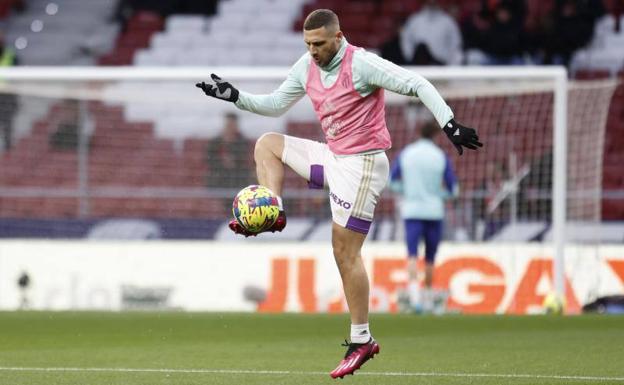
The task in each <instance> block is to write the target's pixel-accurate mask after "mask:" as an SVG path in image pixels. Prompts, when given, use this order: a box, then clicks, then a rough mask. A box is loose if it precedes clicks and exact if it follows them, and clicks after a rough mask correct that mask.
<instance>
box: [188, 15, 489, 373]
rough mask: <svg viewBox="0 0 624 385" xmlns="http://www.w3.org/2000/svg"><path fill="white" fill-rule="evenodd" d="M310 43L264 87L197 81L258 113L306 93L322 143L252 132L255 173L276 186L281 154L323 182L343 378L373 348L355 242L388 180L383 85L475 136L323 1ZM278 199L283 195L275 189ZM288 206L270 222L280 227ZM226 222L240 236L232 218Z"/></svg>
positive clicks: (452, 132)
mask: <svg viewBox="0 0 624 385" xmlns="http://www.w3.org/2000/svg"><path fill="white" fill-rule="evenodd" d="M303 29H304V30H303V41H304V43H305V45H306V46H307V48H308V52H307V53H305V54H304V55H303V56H302V57H301V58H300V59H299V60H298V61H297V62H296V63H295V64H294V65H293V67H292V68H291V70H290V72H289V73H288V76H287V77H286V80H285V81H284V82H283V83H282V84H281V85H280V86H279V88H278V89H276V90H275V91H273V92H272V93H270V94H266V95H252V94H249V93H246V92H244V91H239V90H238V89H236V88H235V87H234V86H233V85H232V84H231V83H229V82H227V81H225V80H223V79H221V78H220V77H218V76H217V75H215V74H212V75H211V78H212V82H207V83H206V82H202V83H198V84H197V85H196V86H197V87H199V88H201V89H202V90H203V91H204V93H206V94H207V95H209V96H212V97H215V98H218V99H222V100H226V101H229V102H232V103H235V105H236V106H237V107H238V108H240V109H242V110H247V111H251V112H254V113H257V114H261V115H268V116H279V115H280V114H283V113H284V112H285V111H286V110H287V109H288V108H290V107H291V106H292V105H293V104H294V103H295V102H297V101H298V100H299V99H301V98H302V97H303V96H304V95H305V94H307V95H308V97H310V99H311V100H312V104H313V106H314V109H315V111H316V114H317V116H318V118H319V120H320V122H321V128H322V129H323V131H324V133H325V138H326V141H327V143H319V142H314V141H311V140H308V139H301V138H295V137H292V136H287V135H283V134H279V133H267V134H264V135H262V136H261V137H260V138H259V139H258V141H257V142H256V146H255V151H254V160H255V162H256V173H257V176H258V183H259V184H261V185H264V186H267V187H268V188H270V189H271V190H273V192H275V193H276V194H277V195H278V196H281V191H282V182H283V179H284V166H283V165H284V164H287V165H288V166H289V167H290V168H292V169H293V170H294V171H295V172H297V173H298V174H299V175H300V176H302V177H303V178H305V179H306V180H308V182H309V186H310V187H312V188H324V187H327V188H329V198H330V199H329V201H330V205H331V211H332V219H333V226H332V247H333V253H334V257H335V260H336V264H337V266H338V270H339V272H340V276H341V278H342V284H343V288H344V293H345V297H346V300H347V305H348V307H349V312H350V316H351V342H350V343H347V344H346V346H347V352H346V354H345V356H344V359H342V361H341V362H340V363H339V365H338V366H337V367H336V368H335V369H334V370H333V371H331V373H330V375H331V377H332V378H338V377H340V378H342V377H344V376H345V375H347V374H353V372H354V371H355V370H357V369H359V368H360V366H362V364H364V363H365V362H366V361H368V360H369V359H370V358H372V357H373V356H374V355H375V354H377V353H379V345H378V343H377V342H376V341H375V339H373V337H372V336H371V332H370V329H369V325H368V304H369V283H368V276H367V273H366V270H365V268H364V264H363V262H362V258H361V254H360V251H361V249H362V244H363V243H364V239H365V238H366V234H367V233H368V230H369V228H370V225H371V222H372V220H373V211H374V209H375V205H376V204H377V202H378V200H379V196H380V195H381V191H382V189H383V188H384V187H385V185H386V184H387V182H388V176H389V171H390V170H389V168H390V167H389V163H388V158H387V157H386V155H385V150H387V149H389V148H390V145H391V142H390V134H389V132H388V129H387V128H386V123H385V110H384V89H387V90H389V91H393V92H397V93H399V94H403V95H413V96H418V97H420V99H421V100H422V101H423V103H424V104H425V106H427V107H428V108H429V110H430V111H431V112H432V113H433V115H434V116H435V118H436V120H437V122H438V124H439V125H440V126H441V127H443V129H444V131H445V132H446V133H447V135H448V136H449V138H450V139H451V141H452V142H453V144H454V145H455V146H456V148H457V149H458V151H459V152H460V154H461V152H462V151H463V150H462V146H463V147H467V148H470V149H473V150H475V149H477V147H480V146H481V145H482V144H481V143H479V138H478V136H477V134H476V132H475V130H474V129H472V128H468V127H465V126H462V125H461V124H459V123H457V122H456V121H455V120H454V119H453V113H452V111H451V109H450V108H449V107H448V106H447V105H446V103H445V102H444V100H443V99H442V97H441V96H440V95H439V94H438V92H437V91H436V89H435V88H434V87H433V86H432V85H431V83H429V82H428V81H427V80H426V79H424V78H423V77H422V76H419V75H418V74H416V73H413V72H411V71H407V70H405V69H403V68H401V67H399V66H397V65H395V64H393V63H391V62H389V61H386V60H384V59H382V58H380V57H379V56H377V55H375V54H372V53H370V52H367V51H365V50H363V49H360V48H357V47H354V46H352V45H351V44H349V43H348V42H347V40H346V39H345V36H344V34H343V33H342V31H341V30H340V24H339V21H338V16H336V14H335V13H334V12H332V11H331V10H328V9H317V10H315V11H313V12H311V13H310V14H309V15H308V16H307V18H306V20H305V22H304V26H303ZM278 201H279V204H280V209H281V207H282V203H281V198H280V199H278ZM285 226H286V215H285V214H284V212H283V209H281V213H280V215H279V218H278V220H277V221H276V223H275V224H274V225H273V227H271V228H269V229H268V231H281V230H282V229H283V228H284V227H285ZM230 228H231V229H232V230H233V231H234V232H235V233H239V234H243V235H245V236H248V235H252V234H249V233H248V232H246V231H245V229H243V228H242V227H241V226H240V225H239V224H238V223H237V222H236V221H235V220H234V221H232V222H230Z"/></svg>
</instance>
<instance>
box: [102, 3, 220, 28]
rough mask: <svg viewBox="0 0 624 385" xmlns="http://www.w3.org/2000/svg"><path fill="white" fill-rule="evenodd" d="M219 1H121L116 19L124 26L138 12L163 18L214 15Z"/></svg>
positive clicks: (115, 13)
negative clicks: (184, 15) (185, 15)
mask: <svg viewBox="0 0 624 385" xmlns="http://www.w3.org/2000/svg"><path fill="white" fill-rule="evenodd" d="M217 4H218V0H201V1H198V0H157V1H154V0H119V2H118V3H117V7H116V10H115V12H114V15H115V19H116V20H117V21H120V22H121V23H122V24H123V25H125V22H126V21H128V20H129V19H130V17H132V15H133V14H134V13H135V12H137V11H152V12H156V13H158V14H159V15H161V16H162V17H167V16H169V15H172V14H203V15H214V14H215V13H216V11H217Z"/></svg>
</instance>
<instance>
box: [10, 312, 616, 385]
mask: <svg viewBox="0 0 624 385" xmlns="http://www.w3.org/2000/svg"><path fill="white" fill-rule="evenodd" d="M371 328H372V331H373V334H374V335H375V337H376V338H377V340H378V341H379V343H380V346H381V353H380V354H379V355H378V356H377V357H376V358H375V359H374V360H372V361H369V362H368V363H366V364H365V365H364V366H363V368H362V369H361V370H359V371H357V372H356V374H355V376H348V377H346V378H345V379H344V380H339V379H338V380H332V379H331V378H330V377H329V374H328V373H329V371H330V370H331V369H333V368H334V367H335V366H336V365H337V364H338V361H339V360H340V359H341V358H342V355H343V354H344V351H345V350H344V348H343V347H341V346H340V343H341V342H342V341H343V340H344V338H345V337H347V336H348V331H349V321H348V317H347V316H346V315H300V314H284V315H277V314H239V313H177V312H162V313H152V312H132V313H91V312H71V313H65V312H59V313H48V312H4V313H0V384H1V385H22V384H23V385H26V384H28V385H37V384H42V385H43V384H45V385H54V384H59V385H65V384H89V385H100V384H102V385H103V384H106V385H110V384H124V385H139V384H142V385H143V384H145V385H148V384H149V385H156V384H172V385H173V384H176V385H178V384H183V385H194V384H202V385H206V384H228V385H229V384H296V385H306V384H332V383H345V384H347V383H352V384H384V385H385V384H388V385H393V384H480V385H488V384H518V385H520V384H624V317H622V316H575V317H557V316H527V317H512V316H458V315H455V316H439V317H436V316H411V315H390V314H383V315H382V314H373V315H372V316H371Z"/></svg>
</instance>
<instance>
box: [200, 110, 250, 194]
mask: <svg viewBox="0 0 624 385" xmlns="http://www.w3.org/2000/svg"><path fill="white" fill-rule="evenodd" d="M251 158H252V156H251V155H250V146H249V143H248V142H247V140H246V139H245V138H244V137H243V136H242V134H241V132H240V129H239V126H238V115H236V114H234V113H228V114H226V115H225V124H224V127H223V131H222V133H221V136H220V137H218V138H216V139H213V140H211V141H210V143H209V144H208V147H207V148H206V162H207V163H208V166H209V169H210V170H209V173H208V175H207V180H206V184H207V185H208V186H209V187H231V188H234V187H236V188H239V187H240V188H242V187H245V186H246V185H248V184H250V183H252V172H251V171H252V167H250V165H249V164H248V163H249V159H251Z"/></svg>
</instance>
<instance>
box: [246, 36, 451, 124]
mask: <svg viewBox="0 0 624 385" xmlns="http://www.w3.org/2000/svg"><path fill="white" fill-rule="evenodd" d="M346 48H347V40H346V39H345V38H343V39H342V43H341V46H340V49H339V51H338V53H336V55H335V56H334V58H333V59H332V60H331V62H330V63H329V64H328V65H327V66H325V67H322V68H320V74H321V81H322V82H323V85H324V86H325V87H330V86H331V85H332V84H334V82H335V81H336V79H337V77H338V74H339V72H340V64H341V63H342V59H343V57H344V54H345V51H346ZM310 62H311V56H310V54H309V53H307V52H306V53H305V54H303V55H302V56H301V58H299V60H297V62H296V63H295V64H294V65H293V66H292V68H291V69H290V71H289V72H288V75H287V77H286V80H284V82H282V84H281V85H280V86H279V87H278V88H277V89H276V90H275V91H273V92H271V93H270V94H264V95H254V94H250V93H248V92H245V91H242V90H240V94H239V98H238V101H237V102H236V106H237V107H238V108H240V109H241V110H246V111H250V112H254V113H257V114H260V115H266V116H280V115H282V114H283V113H285V112H286V111H287V110H288V109H289V108H290V107H291V106H292V105H293V104H295V103H296V102H297V101H298V100H299V99H301V98H302V97H303V96H304V95H305V93H306V82H307V79H308V70H309V68H310ZM353 84H354V86H355V89H356V91H357V92H358V93H359V94H360V95H362V96H363V97H365V96H368V95H370V94H371V93H373V92H374V91H375V90H376V89H378V88H384V89H386V90H388V91H392V92H396V93H398V94H401V95H406V96H417V97H419V98H420V100H421V101H422V102H423V104H424V105H425V106H426V107H427V108H428V109H429V111H431V113H432V114H433V116H434V117H435V119H436V121H437V122H438V124H439V125H440V127H442V126H444V124H446V123H447V122H448V121H449V120H451V119H452V118H453V112H452V111H451V108H450V107H449V106H448V105H447V104H446V102H445V101H444V99H442V97H441V96H440V94H439V93H438V91H437V90H436V89H435V87H434V86H433V85H432V84H431V83H430V82H429V81H428V80H427V79H425V78H424V77H422V76H420V75H419V74H417V73H415V72H412V71H408V70H406V69H405V68H402V67H400V66H398V65H396V64H394V63H392V62H390V61H388V60H385V59H383V58H381V57H379V56H378V55H376V54H374V53H372V52H368V51H366V50H356V51H355V52H354V53H353Z"/></svg>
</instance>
